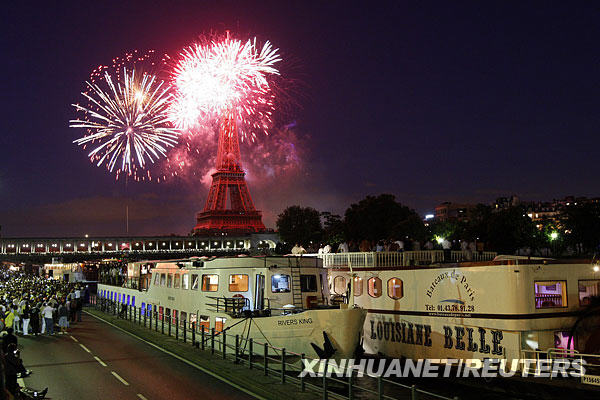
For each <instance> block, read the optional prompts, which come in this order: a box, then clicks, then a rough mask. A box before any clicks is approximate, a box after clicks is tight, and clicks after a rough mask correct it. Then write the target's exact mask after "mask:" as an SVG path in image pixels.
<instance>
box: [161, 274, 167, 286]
mask: <svg viewBox="0 0 600 400" xmlns="http://www.w3.org/2000/svg"><path fill="white" fill-rule="evenodd" d="M166 281H167V275H165V274H160V286H165V283H166Z"/></svg>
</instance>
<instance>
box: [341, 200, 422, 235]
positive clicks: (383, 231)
mask: <svg viewBox="0 0 600 400" xmlns="http://www.w3.org/2000/svg"><path fill="white" fill-rule="evenodd" d="M344 224H345V226H346V236H347V238H348V239H351V240H362V239H367V240H380V239H389V238H404V237H406V236H408V237H410V238H413V239H414V238H417V239H420V238H421V237H422V236H424V235H425V228H424V226H423V223H422V222H421V218H420V217H419V215H418V214H417V213H416V212H415V211H413V210H411V209H410V208H408V207H406V206H403V205H402V204H400V203H398V202H397V201H396V198H395V197H394V196H393V195H391V194H381V195H379V196H377V197H375V196H367V197H366V198H364V199H363V200H361V201H359V202H358V203H357V204H352V205H350V208H348V209H347V210H346V213H345V217H344Z"/></svg>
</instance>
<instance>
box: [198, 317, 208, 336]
mask: <svg viewBox="0 0 600 400" xmlns="http://www.w3.org/2000/svg"><path fill="white" fill-rule="evenodd" d="M198 329H202V330H204V331H206V332H208V331H209V330H210V317H209V316H208V315H201V316H200V318H199V319H198Z"/></svg>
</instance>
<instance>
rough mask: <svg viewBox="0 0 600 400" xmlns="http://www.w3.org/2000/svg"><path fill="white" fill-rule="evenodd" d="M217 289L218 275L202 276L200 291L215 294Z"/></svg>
mask: <svg viewBox="0 0 600 400" xmlns="http://www.w3.org/2000/svg"><path fill="white" fill-rule="evenodd" d="M218 288H219V275H202V291H203V292H216V291H217V289H218Z"/></svg>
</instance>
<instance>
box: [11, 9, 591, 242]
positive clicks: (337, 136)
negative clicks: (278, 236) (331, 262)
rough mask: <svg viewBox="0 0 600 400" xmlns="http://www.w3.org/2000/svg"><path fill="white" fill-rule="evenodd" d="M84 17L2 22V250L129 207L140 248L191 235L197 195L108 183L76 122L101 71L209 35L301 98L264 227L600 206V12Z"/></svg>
mask: <svg viewBox="0 0 600 400" xmlns="http://www.w3.org/2000/svg"><path fill="white" fill-rule="evenodd" d="M16 3H19V4H18V5H16ZM84 3H86V2H81V1H79V2H73V3H70V4H69V3H68V2H11V4H10V5H8V6H6V7H5V9H4V10H3V13H2V29H3V33H2V37H1V41H2V53H3V62H2V64H1V68H2V74H1V75H0V76H1V77H2V89H3V96H2V99H1V102H2V107H1V110H2V132H1V136H0V224H1V225H2V231H1V233H2V235H3V236H20V235H35V236H44V235H62V234H65V235H80V234H84V233H89V234H122V233H123V231H124V227H125V225H124V215H125V212H124V209H125V205H127V204H129V206H130V217H131V219H130V222H131V225H130V226H131V232H132V233H136V234H138V233H139V234H154V233H156V234H160V233H171V232H174V233H180V234H185V233H187V232H188V231H189V229H190V228H191V227H192V226H193V225H194V222H195V221H194V213H195V212H196V211H197V210H199V209H201V208H202V206H203V203H204V199H205V196H206V187H205V186H204V185H202V184H201V183H200V182H198V183H197V184H195V183H193V182H189V181H177V180H175V181H171V182H168V183H166V184H156V183H135V182H129V183H128V184H127V186H126V185H125V183H124V181H118V182H115V180H114V177H113V176H111V175H109V174H108V173H107V172H106V171H105V170H104V169H101V168H96V167H95V166H92V165H91V164H90V163H89V161H88V160H87V158H86V157H85V153H84V152H83V151H81V149H79V148H77V147H76V146H75V145H73V144H72V141H73V140H74V139H75V138H77V137H78V135H79V134H80V132H77V131H76V130H75V129H71V128H69V127H68V120H69V119H70V118H72V117H73V116H74V112H73V110H72V107H71V106H70V104H71V103H73V102H76V101H78V99H79V92H80V91H81V89H82V85H83V82H84V81H85V79H87V77H88V75H89V73H90V71H91V70H92V69H93V68H95V67H96V66H97V65H99V64H103V63H108V62H110V60H111V59H112V58H113V57H115V56H118V55H121V54H123V53H124V52H125V51H128V50H132V49H136V48H137V49H156V50H158V51H161V52H167V53H169V54H171V55H176V54H177V52H178V51H179V50H180V49H181V48H182V47H183V46H185V45H188V44H190V43H191V42H192V41H193V40H194V38H195V37H197V36H198V35H200V34H202V33H206V32H207V31H210V30H217V31H223V30H225V29H230V30H232V31H234V32H236V33H239V35H240V36H244V35H245V36H247V35H253V36H254V35H256V36H258V38H259V39H263V40H264V39H269V40H271V41H272V42H273V43H274V44H275V46H277V47H279V48H281V51H282V54H284V55H289V58H291V59H293V60H295V63H296V64H297V65H299V67H297V69H299V70H300V71H301V74H302V80H303V81H304V83H305V84H306V87H307V89H306V95H305V96H304V98H302V100H301V103H302V106H303V107H302V108H301V109H298V110H297V112H296V115H295V116H294V120H295V121H296V123H297V126H298V132H297V134H298V138H299V139H298V140H299V141H300V142H301V143H300V144H301V145H302V148H303V149H304V150H305V151H304V153H303V159H302V160H303V161H302V172H301V173H300V174H299V175H297V176H295V177H293V179H288V178H287V177H285V176H280V177H278V179H273V180H271V181H267V182H261V184H260V185H258V184H257V185H254V186H253V184H252V183H251V185H250V191H251V193H252V194H253V197H254V200H255V203H256V205H257V207H258V208H260V209H262V210H263V212H264V214H265V222H266V223H267V225H270V226H273V225H274V218H275V217H276V215H277V214H278V213H279V212H281V210H282V209H283V208H285V207H286V206H288V205H291V204H301V205H310V206H313V207H315V208H317V209H319V210H322V211H325V210H330V211H334V212H338V213H343V211H344V210H345V209H346V208H347V207H348V205H349V204H350V203H351V202H355V201H358V200H360V199H361V198H363V197H364V196H365V195H367V194H378V193H382V192H388V193H392V194H395V195H396V196H397V198H398V199H399V200H400V201H401V202H402V203H405V204H407V205H409V206H410V207H413V208H415V209H416V210H417V211H419V212H421V213H424V212H426V211H429V210H432V209H433V207H435V205H436V204H438V203H439V202H442V201H448V200H449V201H469V202H478V201H482V202H490V201H493V200H494V199H495V198H496V197H497V196H501V195H511V194H518V195H519V196H520V197H521V198H524V199H531V200H534V199H539V200H545V199H552V198H555V197H562V196H565V195H569V194H574V195H587V196H598V195H599V194H600V193H599V192H598V188H599V185H598V183H599V182H598V170H599V167H598V165H599V159H598V148H599V145H600V135H599V133H600V45H599V43H600V40H599V39H600V24H599V23H598V21H599V20H600V13H599V9H598V4H597V3H596V2H546V1H543V2H542V1H539V2H517V1H503V2H500V1H498V2H446V1H443V2H442V1H440V2H372V1H370V2H367V1H364V2H348V1H344V2H332V1H327V2H325V1H323V2H316V1H315V2H311V1H294V2H291V1H278V2H272V3H269V2H262V1H261V2H258V1H252V2H210V1H190V2H177V1H164V2H139V3H138V2H129V1H119V2H108V1H102V2H99V1H96V2H89V5H85V4H84ZM523 3H526V4H523ZM215 146H216V145H215ZM244 151H249V150H244ZM204 172H205V171H204Z"/></svg>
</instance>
